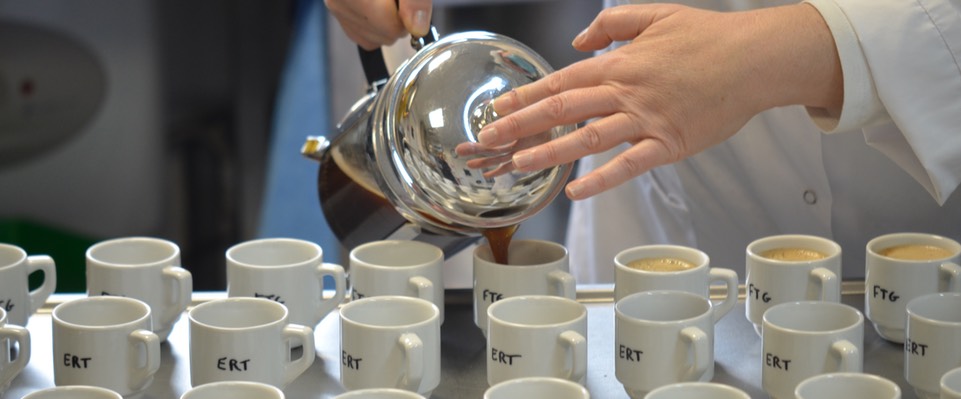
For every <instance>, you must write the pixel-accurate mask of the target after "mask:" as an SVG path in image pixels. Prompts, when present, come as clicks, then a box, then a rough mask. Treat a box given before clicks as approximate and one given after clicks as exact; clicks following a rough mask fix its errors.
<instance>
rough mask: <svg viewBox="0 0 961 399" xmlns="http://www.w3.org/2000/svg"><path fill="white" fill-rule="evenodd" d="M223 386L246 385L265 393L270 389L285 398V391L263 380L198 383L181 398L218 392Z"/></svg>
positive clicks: (279, 396)
mask: <svg viewBox="0 0 961 399" xmlns="http://www.w3.org/2000/svg"><path fill="white" fill-rule="evenodd" d="M222 387H245V388H248V389H257V390H259V391H260V392H261V393H263V392H264V391H269V392H270V393H271V394H273V395H274V396H276V397H278V398H283V397H284V391H281V390H280V389H279V388H277V387H275V386H273V385H270V384H265V383H262V382H254V381H216V382H208V383H204V384H200V385H197V386H195V387H193V388H190V389H188V390H187V392H184V393H183V394H182V395H181V399H185V398H188V397H189V396H188V395H196V394H202V393H205V392H206V391H213V392H217V390H218V389H220V388H222Z"/></svg>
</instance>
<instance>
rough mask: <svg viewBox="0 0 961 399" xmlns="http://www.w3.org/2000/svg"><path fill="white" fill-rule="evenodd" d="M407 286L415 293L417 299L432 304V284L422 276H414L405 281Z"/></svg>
mask: <svg viewBox="0 0 961 399" xmlns="http://www.w3.org/2000/svg"><path fill="white" fill-rule="evenodd" d="M407 284H408V285H409V286H410V288H412V289H413V290H414V291H415V292H417V297H418V298H420V299H423V300H426V301H429V302H434V283H433V282H432V281H430V279H428V278H426V277H423V276H414V277H411V278H410V279H408V280H407Z"/></svg>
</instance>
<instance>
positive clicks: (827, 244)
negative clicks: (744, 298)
mask: <svg viewBox="0 0 961 399" xmlns="http://www.w3.org/2000/svg"><path fill="white" fill-rule="evenodd" d="M797 240H807V241H808V242H814V243H817V246H816V247H805V248H806V249H811V250H817V251H820V252H824V253H825V255H827V256H825V257H824V258H822V259H813V260H773V259H768V258H765V257H763V256H761V252H764V251H766V250H769V249H775V248H783V247H785V246H787V245H790V246H797V245H796V244H786V243H785V242H789V241H797ZM777 243H784V244H777ZM746 252H747V256H748V258H750V259H751V260H753V261H755V262H760V263H764V264H769V265H791V266H794V265H804V264H815V263H822V262H825V261H831V260H834V259H837V258H840V257H841V245H839V244H838V243H837V242H834V240H831V239H828V238H825V237H821V236H815V235H809V234H780V235H773V236H767V237H761V238H758V239H756V240H754V241H751V243H750V244H748V245H747V248H746Z"/></svg>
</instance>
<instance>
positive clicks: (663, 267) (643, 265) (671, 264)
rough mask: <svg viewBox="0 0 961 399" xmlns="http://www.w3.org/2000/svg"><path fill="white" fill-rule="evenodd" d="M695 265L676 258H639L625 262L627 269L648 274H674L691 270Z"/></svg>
mask: <svg viewBox="0 0 961 399" xmlns="http://www.w3.org/2000/svg"><path fill="white" fill-rule="evenodd" d="M694 266H696V265H695V264H693V263H691V262H688V261H686V260H683V259H678V258H667V257H664V258H641V259H636V260H632V261H630V262H627V267H630V268H632V269H637V270H645V271H649V272H676V271H681V270H688V269H693V268H694Z"/></svg>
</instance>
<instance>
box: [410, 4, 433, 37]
mask: <svg viewBox="0 0 961 399" xmlns="http://www.w3.org/2000/svg"><path fill="white" fill-rule="evenodd" d="M427 25H428V21H427V11H424V10H417V11H414V26H413V28H414V32H413V33H415V34H416V35H418V36H424V35H426V34H427V30H428V29H430V27H428V26H427Z"/></svg>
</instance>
